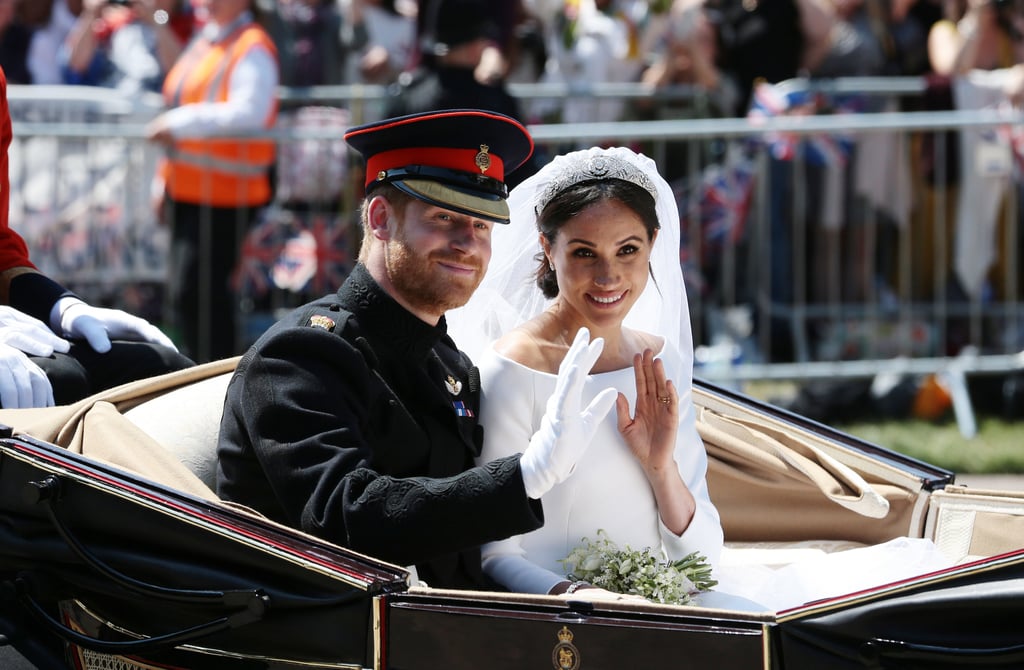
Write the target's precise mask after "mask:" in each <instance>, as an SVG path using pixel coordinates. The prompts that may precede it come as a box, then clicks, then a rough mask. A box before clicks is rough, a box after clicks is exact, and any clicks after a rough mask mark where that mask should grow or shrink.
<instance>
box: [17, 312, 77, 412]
mask: <svg viewBox="0 0 1024 670" xmlns="http://www.w3.org/2000/svg"><path fill="white" fill-rule="evenodd" d="M70 349H71V344H70V343H69V342H68V341H67V340H65V339H62V338H60V337H57V336H56V335H54V333H53V331H52V330H50V329H49V328H47V327H46V324H44V323H43V322H42V321H40V320H39V319H36V318H34V317H31V316H29V315H28V314H25V313H24V312H20V311H18V310H16V309H14V308H13V307H10V306H8V305H0V406H2V407H4V408H5V409H18V408H21V407H50V406H52V405H53V387H52V386H51V385H50V380H49V379H47V378H46V373H44V372H43V371H42V369H41V368H40V367H39V366H38V365H36V364H35V363H33V362H32V361H31V360H30V359H29V356H43V357H46V356H52V355H53V352H55V351H57V352H60V353H67V352H68V351H69V350H70Z"/></svg>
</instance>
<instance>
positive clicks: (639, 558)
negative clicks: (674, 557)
mask: <svg viewBox="0 0 1024 670" xmlns="http://www.w3.org/2000/svg"><path fill="white" fill-rule="evenodd" d="M597 536H598V537H597V540H590V539H589V538H583V541H582V543H581V544H580V545H579V546H578V547H576V548H575V549H573V550H572V551H571V552H569V555H568V556H566V557H565V558H564V559H562V564H563V565H565V567H566V572H567V573H568V575H569V578H570V579H573V580H582V581H585V582H588V583H590V584H593V585H594V586H598V587H600V588H602V589H605V590H607V591H614V592H615V593H624V594H630V595H639V596H642V597H644V598H646V599H648V600H651V601H653V602H657V603H665V604H673V605H686V604H689V603H691V602H692V601H693V596H694V595H695V594H697V593H700V592H701V591H707V590H708V589H710V588H712V587H713V586H715V585H716V584H717V583H718V582H716V581H715V580H714V579H712V578H711V566H710V565H708V562H707V557H706V556H704V555H702V554H701V553H700V552H697V551H695V552H693V553H691V554H688V555H687V556H685V557H683V558H681V559H679V560H678V561H666V560H659V559H658V558H657V557H656V556H655V555H654V553H653V552H652V551H651V549H650V548H646V549H643V550H640V551H637V550H634V549H632V548H630V547H629V545H626V548H625V549H619V547H618V546H617V545H616V544H615V542H613V541H612V540H611V539H610V538H609V537H608V534H607V533H606V532H605V531H604V530H603V529H602V530H598V531H597Z"/></svg>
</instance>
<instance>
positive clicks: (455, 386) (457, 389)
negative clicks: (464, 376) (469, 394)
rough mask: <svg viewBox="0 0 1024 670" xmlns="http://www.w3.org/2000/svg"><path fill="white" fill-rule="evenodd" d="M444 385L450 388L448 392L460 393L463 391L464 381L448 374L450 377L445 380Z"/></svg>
mask: <svg viewBox="0 0 1024 670" xmlns="http://www.w3.org/2000/svg"><path fill="white" fill-rule="evenodd" d="M444 386H445V388H446V389H448V393H451V394H452V395H459V394H460V393H462V382H460V381H459V380H458V379H456V378H455V377H452V376H451V375H448V378H447V379H445V380H444Z"/></svg>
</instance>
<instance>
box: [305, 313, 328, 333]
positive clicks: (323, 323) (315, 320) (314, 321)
mask: <svg viewBox="0 0 1024 670" xmlns="http://www.w3.org/2000/svg"><path fill="white" fill-rule="evenodd" d="M309 325H311V326H313V327H314V328H323V329H324V330H326V331H328V332H331V331H333V330H334V319H332V318H331V317H329V316H324V315H322V314H314V315H313V316H311V317H309Z"/></svg>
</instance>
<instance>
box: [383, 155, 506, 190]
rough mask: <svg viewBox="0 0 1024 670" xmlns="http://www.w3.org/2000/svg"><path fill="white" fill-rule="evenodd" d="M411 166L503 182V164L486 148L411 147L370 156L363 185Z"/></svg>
mask: <svg viewBox="0 0 1024 670" xmlns="http://www.w3.org/2000/svg"><path fill="white" fill-rule="evenodd" d="M411 165H424V166H428V167H439V168H447V169H449V170H458V171H460V172H468V173H470V174H482V175H484V176H486V177H490V178H491V179H496V180H498V181H505V164H504V163H503V162H502V160H501V158H499V157H498V156H497V155H495V154H492V153H489V152H488V151H487V150H486V145H485V146H482V147H480V148H479V149H451V148H448V147H414V148H411V149H392V150H390V151H382V152H380V153H377V154H374V155H372V156H370V158H369V159H367V161H366V184H365V185H366V186H369V185H370V184H371V183H373V182H375V181H376V180H377V175H378V174H379V173H381V172H386V171H388V170H391V169H393V168H399V167H407V166H411Z"/></svg>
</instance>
